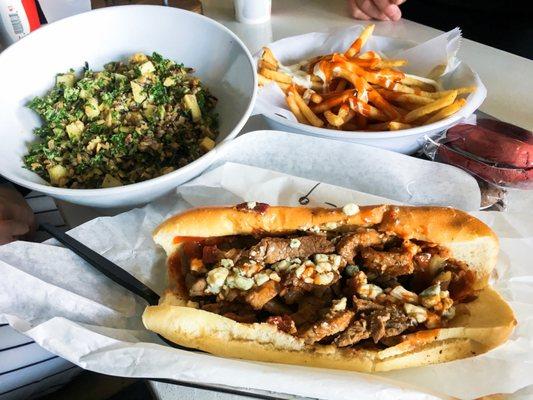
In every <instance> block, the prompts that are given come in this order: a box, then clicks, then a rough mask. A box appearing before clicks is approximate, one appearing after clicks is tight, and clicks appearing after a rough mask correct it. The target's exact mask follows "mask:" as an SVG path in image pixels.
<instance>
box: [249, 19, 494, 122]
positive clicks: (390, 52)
mask: <svg viewBox="0 0 533 400" xmlns="http://www.w3.org/2000/svg"><path fill="white" fill-rule="evenodd" d="M362 29H363V27H362V26H360V25H356V26H353V27H350V28H343V29H337V30H330V31H327V32H313V33H307V34H303V35H298V36H292V37H288V38H285V39H281V40H278V41H276V42H273V43H270V44H268V45H267V46H268V47H269V48H270V49H271V50H272V52H273V53H274V55H275V56H276V58H278V60H280V62H281V63H282V64H284V65H290V64H294V63H296V62H298V61H301V60H305V59H308V58H312V57H315V56H318V55H323V54H329V53H333V52H344V51H345V50H346V49H347V48H348V47H349V46H350V45H351V44H352V42H353V41H354V40H355V38H357V36H358V35H359V34H360V33H361V31H362ZM460 44H461V31H460V29H459V28H455V29H453V30H451V31H449V32H446V33H443V34H442V35H439V36H437V37H435V38H433V39H430V40H428V41H426V42H424V43H420V44H415V43H411V42H406V41H403V40H399V39H393V38H387V37H382V36H371V37H370V38H369V40H368V41H367V43H366V44H365V46H364V47H363V49H362V51H363V52H364V51H365V50H374V51H378V52H380V53H382V54H384V55H385V56H387V57H388V58H402V59H406V60H407V61H408V63H407V65H406V66H405V67H402V68H401V69H402V70H403V71H404V72H406V73H408V74H414V75H418V76H422V77H426V76H428V75H429V74H430V72H431V71H432V70H433V69H434V68H435V67H437V66H444V68H443V72H442V76H441V79H440V80H439V83H441V84H442V85H443V86H444V87H445V88H451V87H460V86H468V85H477V86H478V88H479V89H478V91H479V92H480V93H484V92H485V88H484V86H483V84H482V83H481V81H480V80H479V79H478V78H477V75H476V74H475V73H473V72H472V71H471V70H470V69H469V68H467V67H465V66H464V65H463V64H461V62H460V60H458V59H457V58H456V54H457V52H458V50H459V46H460ZM259 56H260V53H258V54H256V56H255V58H256V60H258V59H259ZM254 114H265V115H271V114H278V115H280V116H282V117H285V118H287V119H288V120H290V121H296V117H295V116H294V114H293V113H292V112H291V111H290V110H289V108H288V106H287V104H286V102H285V96H284V94H283V92H282V91H281V89H280V88H279V87H278V86H277V85H276V84H270V85H265V86H264V87H262V88H261V89H260V90H259V93H258V96H257V101H256V105H255V107H254Z"/></svg>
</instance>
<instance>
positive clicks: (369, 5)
mask: <svg viewBox="0 0 533 400" xmlns="http://www.w3.org/2000/svg"><path fill="white" fill-rule="evenodd" d="M355 4H356V5H357V6H358V7H359V9H360V10H361V11H362V12H364V13H365V14H366V15H368V16H369V17H372V18H374V19H379V20H382V21H388V20H390V18H389V17H388V16H387V14H385V13H384V12H383V11H381V10H380V9H379V8H378V7H377V6H376V4H375V3H374V1H373V0H356V1H355Z"/></svg>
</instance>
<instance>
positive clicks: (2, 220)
mask: <svg viewBox="0 0 533 400" xmlns="http://www.w3.org/2000/svg"><path fill="white" fill-rule="evenodd" d="M34 228H35V217H34V215H33V211H32V209H31V208H30V206H29V205H28V203H26V201H25V200H24V197H22V195H21V194H20V193H19V192H18V191H17V190H16V189H15V188H14V187H13V186H12V185H11V184H9V182H8V181H6V180H4V179H3V178H2V177H0V245H2V244H6V243H9V242H12V241H13V240H16V239H18V238H19V237H21V236H23V235H26V234H28V233H30V232H31V231H32V230H33V229H34Z"/></svg>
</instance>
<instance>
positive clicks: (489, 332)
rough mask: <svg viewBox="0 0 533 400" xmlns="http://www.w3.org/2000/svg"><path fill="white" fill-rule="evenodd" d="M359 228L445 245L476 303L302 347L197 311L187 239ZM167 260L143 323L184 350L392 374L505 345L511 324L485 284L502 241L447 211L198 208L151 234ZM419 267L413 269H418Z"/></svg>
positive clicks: (293, 338)
mask: <svg viewBox="0 0 533 400" xmlns="http://www.w3.org/2000/svg"><path fill="white" fill-rule="evenodd" d="M359 228H365V229H366V228H368V229H373V230H375V231H377V232H378V233H379V234H380V235H389V236H394V237H396V238H400V239H402V240H413V241H414V243H422V242H428V243H431V244H432V245H433V244H434V245H438V246H441V247H443V248H445V249H447V251H449V253H450V257H453V259H454V260H457V261H458V262H461V263H465V264H466V265H467V268H468V269H469V271H472V272H473V276H474V277H475V280H474V281H473V282H472V286H473V287H472V290H475V291H476V298H475V300H473V301H467V302H462V303H460V304H457V307H456V311H455V316H454V317H452V319H451V320H450V321H449V322H447V323H446V324H445V325H443V326H441V327H438V328H435V329H425V328H424V329H420V328H419V329H420V330H417V331H412V330H407V331H405V332H404V334H403V335H402V336H401V340H399V342H398V343H393V344H391V345H389V346H388V347H385V348H383V347H384V346H381V347H380V346H375V347H372V346H358V345H354V346H348V347H337V346H335V345H334V344H333V343H327V342H326V343H324V342H319V341H317V342H316V343H314V344H306V342H304V340H303V338H301V337H299V336H298V335H291V334H289V333H285V332H283V331H282V330H280V329H278V328H277V327H276V326H275V325H273V324H270V323H265V322H255V323H243V322H237V321H235V320H233V319H230V318H228V317H226V316H223V315H218V314H216V313H214V312H209V311H205V310H202V309H198V308H195V306H197V305H196V304H195V303H193V302H191V301H190V300H191V298H190V297H189V292H188V290H187V287H186V285H185V283H184V280H183V277H182V276H181V273H180V271H181V270H182V268H181V267H182V265H184V263H187V262H188V259H187V257H186V256H185V255H184V253H183V251H182V248H183V244H184V243H186V242H187V241H190V240H201V239H202V238H213V237H225V236H231V235H257V234H261V235H263V236H266V235H293V236H294V235H295V234H296V233H298V232H308V231H310V230H311V231H322V232H330V233H332V231H333V232H335V233H337V232H338V233H339V234H346V232H352V231H355V230H357V229H359ZM154 240H155V241H156V243H158V244H159V245H161V246H162V247H163V248H164V249H165V250H166V252H167V254H168V256H169V280H170V285H169V286H170V287H169V289H168V290H167V292H166V293H165V295H164V296H163V297H162V299H161V301H160V304H159V305H158V306H151V307H147V309H146V310H145V312H144V315H143V322H144V324H145V326H146V327H147V328H148V329H149V330H152V331H154V332H157V333H159V334H160V335H162V336H164V337H165V338H167V339H169V340H171V341H173V342H175V343H177V344H180V345H182V346H186V347H191V348H196V349H200V350H204V351H207V352H209V353H212V354H216V355H220V356H226V357H235V358H243V359H250V360H257V361H270V362H279V363H286V364H298V365H308V366H316V367H326V368H336V369H347V370H354V371H364V372H373V371H388V370H393V369H399V368H407V367H414V366H420V365H426V364H434V363H440V362H445V361H450V360H455V359H459V358H464V357H469V356H472V355H476V354H480V353H483V352H486V351H488V350H490V349H492V348H494V347H496V346H498V345H499V344H501V343H503V342H504V341H505V340H507V338H508V337H509V335H510V334H511V332H512V329H513V327H514V325H515V324H516V322H515V318H514V315H513V312H512V310H511V308H510V307H509V306H508V304H507V303H506V302H505V300H503V298H502V297H501V296H500V295H499V294H498V293H497V292H495V291H494V290H493V289H491V288H490V287H488V284H487V282H488V277H489V276H490V274H491V272H492V270H493V268H494V267H495V264H496V259H497V254H498V240H497V238H496V236H495V234H494V232H492V230H491V229H490V228H488V227H487V226H486V225H485V224H483V223H482V222H481V221H479V220H477V219H476V218H474V217H472V216H470V215H468V214H466V213H464V212H462V211H459V210H454V209H450V208H443V207H397V206H367V207H361V208H360V209H359V208H355V209H354V207H351V208H349V209H347V208H346V207H345V208H344V211H343V209H322V208H302V207H295V208H292V207H270V206H267V205H264V204H261V203H248V204H243V205H239V206H237V207H218V208H200V209H194V210H190V211H188V212H185V213H183V214H180V215H177V216H175V217H173V218H170V219H169V220H167V221H166V222H164V223H163V224H161V225H160V226H159V227H158V228H157V229H156V230H155V232H154ZM418 273H419V272H418Z"/></svg>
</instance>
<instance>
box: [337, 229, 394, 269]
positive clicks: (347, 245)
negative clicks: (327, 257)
mask: <svg viewBox="0 0 533 400" xmlns="http://www.w3.org/2000/svg"><path fill="white" fill-rule="evenodd" d="M386 240H387V237H386V235H385V234H384V233H379V232H378V231H376V230H375V229H360V230H358V231H357V232H355V233H349V234H347V235H345V236H343V237H342V239H341V240H339V242H338V243H337V253H338V254H339V255H340V256H342V258H344V259H345V260H346V262H348V263H352V262H353V259H354V257H355V255H356V254H357V250H358V249H360V248H363V247H370V246H378V245H383V244H384V243H385V241H386Z"/></svg>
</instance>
